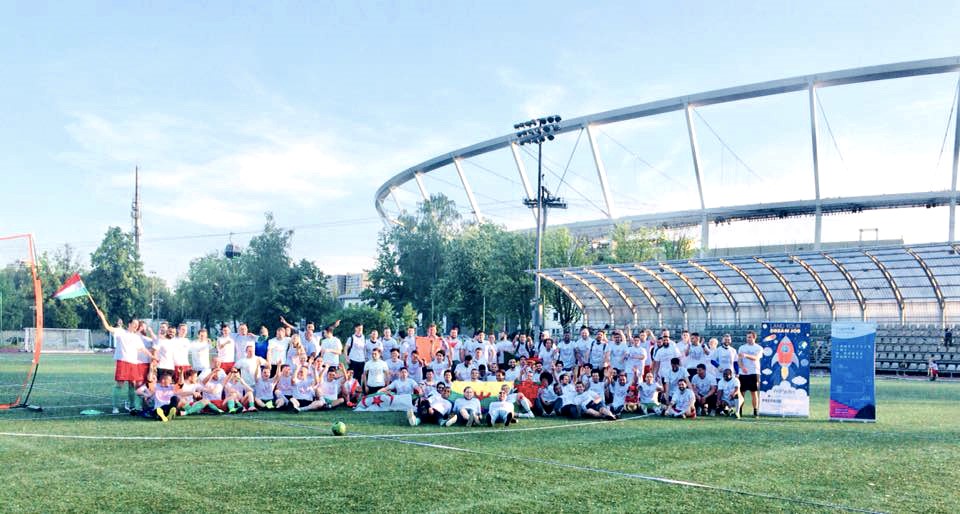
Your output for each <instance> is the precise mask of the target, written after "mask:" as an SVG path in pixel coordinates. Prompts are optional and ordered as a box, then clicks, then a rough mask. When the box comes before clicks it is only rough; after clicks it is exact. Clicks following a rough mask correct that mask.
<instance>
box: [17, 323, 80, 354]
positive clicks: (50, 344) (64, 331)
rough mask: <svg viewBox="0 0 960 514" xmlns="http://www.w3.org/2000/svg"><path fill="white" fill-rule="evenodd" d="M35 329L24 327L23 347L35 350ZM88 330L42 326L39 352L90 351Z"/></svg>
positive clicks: (28, 350)
mask: <svg viewBox="0 0 960 514" xmlns="http://www.w3.org/2000/svg"><path fill="white" fill-rule="evenodd" d="M36 340H37V329H36V328H34V327H28V328H26V329H24V337H23V349H24V351H27V352H33V351H34V350H35V344H36ZM90 342H91V341H90V330H89V329H86V328H47V327H44V328H43V345H42V346H41V348H40V353H85V352H91V351H93V350H91V348H90Z"/></svg>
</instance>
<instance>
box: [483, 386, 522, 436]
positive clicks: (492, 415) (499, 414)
mask: <svg viewBox="0 0 960 514" xmlns="http://www.w3.org/2000/svg"><path fill="white" fill-rule="evenodd" d="M507 396H508V395H507V389H506V387H504V388H502V389H500V392H499V393H497V399H496V401H493V402H490V406H489V407H488V410H487V416H486V420H487V425H489V426H491V427H492V426H494V425H496V424H497V423H500V422H503V426H505V427H508V426H510V424H511V423H515V422H516V415H515V414H514V412H513V402H512V401H509V400H508V399H507Z"/></svg>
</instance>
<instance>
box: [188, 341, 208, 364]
mask: <svg viewBox="0 0 960 514" xmlns="http://www.w3.org/2000/svg"><path fill="white" fill-rule="evenodd" d="M190 362H192V363H193V369H196V370H201V371H202V370H205V369H210V340H209V339H208V340H206V341H193V342H192V343H190Z"/></svg>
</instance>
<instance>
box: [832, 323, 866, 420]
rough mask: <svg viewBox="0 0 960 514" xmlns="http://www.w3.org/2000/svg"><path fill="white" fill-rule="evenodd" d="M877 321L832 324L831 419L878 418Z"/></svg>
mask: <svg viewBox="0 0 960 514" xmlns="http://www.w3.org/2000/svg"><path fill="white" fill-rule="evenodd" d="M876 336H877V325H876V324H875V323H862V322H842V323H834V324H833V325H832V326H831V341H830V420H831V421H859V422H863V423H875V422H876V421H877V400H876V387H875V378H876Z"/></svg>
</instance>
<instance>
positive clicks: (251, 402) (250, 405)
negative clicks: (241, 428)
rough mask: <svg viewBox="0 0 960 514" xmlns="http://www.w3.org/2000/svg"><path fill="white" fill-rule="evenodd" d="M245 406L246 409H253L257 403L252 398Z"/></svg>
mask: <svg viewBox="0 0 960 514" xmlns="http://www.w3.org/2000/svg"><path fill="white" fill-rule="evenodd" d="M247 408H248V409H255V408H257V404H255V403H253V400H250V403H248V404H247Z"/></svg>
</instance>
